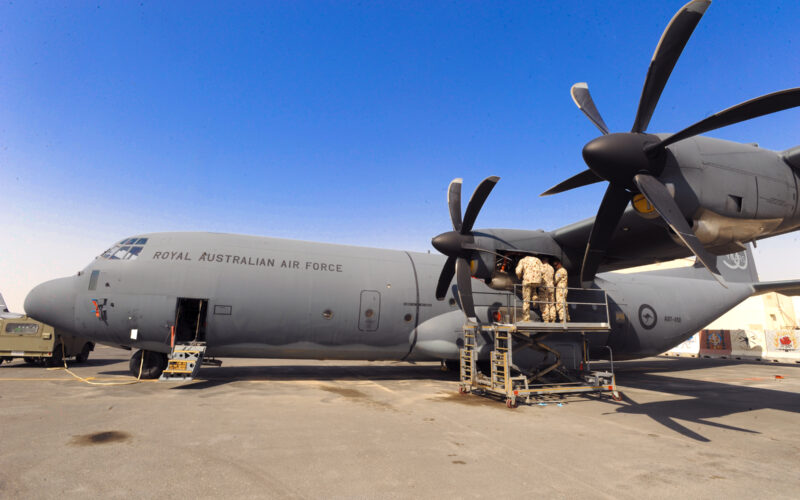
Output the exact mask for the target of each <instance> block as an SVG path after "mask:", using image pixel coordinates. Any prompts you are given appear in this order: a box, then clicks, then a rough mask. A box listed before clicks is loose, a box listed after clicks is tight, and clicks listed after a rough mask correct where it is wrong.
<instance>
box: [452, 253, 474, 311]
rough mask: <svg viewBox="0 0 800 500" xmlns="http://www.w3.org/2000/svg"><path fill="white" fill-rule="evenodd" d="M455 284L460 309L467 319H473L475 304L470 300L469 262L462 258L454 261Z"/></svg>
mask: <svg viewBox="0 0 800 500" xmlns="http://www.w3.org/2000/svg"><path fill="white" fill-rule="evenodd" d="M456 282H457V283H458V299H459V301H460V302H461V309H462V310H463V311H464V314H466V316H467V317H468V318H475V317H476V315H475V302H474V301H473V300H472V273H471V272H470V270H469V262H468V261H467V259H465V258H464V257H459V258H458V259H456Z"/></svg>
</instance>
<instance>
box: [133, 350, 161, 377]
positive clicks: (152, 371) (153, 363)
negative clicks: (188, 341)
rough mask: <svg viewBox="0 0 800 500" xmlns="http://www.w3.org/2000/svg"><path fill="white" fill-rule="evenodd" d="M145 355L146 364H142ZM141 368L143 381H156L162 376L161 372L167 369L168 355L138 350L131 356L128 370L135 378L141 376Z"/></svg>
mask: <svg viewBox="0 0 800 500" xmlns="http://www.w3.org/2000/svg"><path fill="white" fill-rule="evenodd" d="M142 353H144V362H142V355H143V354H142ZM139 366H141V367H142V378H143V379H154V378H158V377H160V376H161V372H163V371H164V368H166V367H167V355H166V354H164V353H163V352H154V351H145V350H138V351H136V353H135V354H134V355H133V356H131V361H130V363H129V364H128V368H129V369H130V371H131V373H132V374H133V376H134V377H138V376H139Z"/></svg>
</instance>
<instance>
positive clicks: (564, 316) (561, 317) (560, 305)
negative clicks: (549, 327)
mask: <svg viewBox="0 0 800 500" xmlns="http://www.w3.org/2000/svg"><path fill="white" fill-rule="evenodd" d="M556 312H558V321H569V311H567V289H566V288H556V303H555V311H553V321H555V313H556Z"/></svg>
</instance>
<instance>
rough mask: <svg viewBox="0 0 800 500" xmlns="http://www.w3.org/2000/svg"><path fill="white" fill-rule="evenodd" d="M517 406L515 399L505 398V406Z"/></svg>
mask: <svg viewBox="0 0 800 500" xmlns="http://www.w3.org/2000/svg"><path fill="white" fill-rule="evenodd" d="M516 407H517V400H516V399H511V398H508V399H506V408H516Z"/></svg>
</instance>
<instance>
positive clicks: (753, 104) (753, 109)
mask: <svg viewBox="0 0 800 500" xmlns="http://www.w3.org/2000/svg"><path fill="white" fill-rule="evenodd" d="M797 106H800V87H797V88H793V89H786V90H780V91H778V92H773V93H772V94H767V95H762V96H761V97H756V98H755V99H750V100H749V101H745V102H743V103H740V104H737V105H736V106H732V107H730V108H728V109H725V110H722V111H720V112H719V113H717V114H714V115H711V116H709V117H708V118H706V119H705V120H701V121H699V122H697V123H695V124H694V125H692V126H690V127H686V128H685V129H683V130H681V131H680V132H678V133H675V134H672V135H671V136H669V137H667V138H666V139H664V140H663V141H661V142H658V143H656V144H652V145H649V146H647V147H645V151H646V152H647V153H650V152H652V151H655V150H662V149H664V148H665V147H667V146H669V145H670V144H675V143H676V142H678V141H682V140H684V139H688V138H689V137H693V136H695V135H698V134H702V133H704V132H710V131H712V130H716V129H718V128H722V127H727V126H728V125H733V124H734V123H739V122H743V121H746V120H751V119H753V118H758V117H759V116H764V115H768V114H771V113H777V112H778V111H783V110H786V109H790V108H795V107H797Z"/></svg>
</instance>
